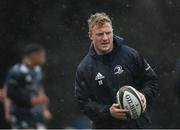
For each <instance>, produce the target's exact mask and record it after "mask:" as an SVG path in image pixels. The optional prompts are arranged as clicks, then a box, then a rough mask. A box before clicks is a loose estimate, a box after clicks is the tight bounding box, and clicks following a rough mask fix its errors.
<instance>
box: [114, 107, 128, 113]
mask: <svg viewBox="0 0 180 130" xmlns="http://www.w3.org/2000/svg"><path fill="white" fill-rule="evenodd" d="M114 111H115V112H117V113H127V112H128V110H126V109H117V108H114Z"/></svg>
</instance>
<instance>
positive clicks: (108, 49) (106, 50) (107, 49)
mask: <svg viewBox="0 0 180 130" xmlns="http://www.w3.org/2000/svg"><path fill="white" fill-rule="evenodd" d="M111 51H112V50H111V48H102V49H101V52H102V53H103V54H107V53H109V52H111Z"/></svg>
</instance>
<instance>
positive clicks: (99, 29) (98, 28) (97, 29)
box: [92, 23, 112, 32]
mask: <svg viewBox="0 0 180 130" xmlns="http://www.w3.org/2000/svg"><path fill="white" fill-rule="evenodd" d="M92 31H94V32H104V31H112V25H111V24H110V23H105V24H103V25H102V26H100V25H95V26H94V27H93V29H92Z"/></svg>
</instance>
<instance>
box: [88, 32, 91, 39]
mask: <svg viewBox="0 0 180 130" xmlns="http://www.w3.org/2000/svg"><path fill="white" fill-rule="evenodd" d="M88 35H89V38H90V39H91V40H92V32H88Z"/></svg>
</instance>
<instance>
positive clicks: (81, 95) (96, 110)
mask: <svg viewBox="0 0 180 130" xmlns="http://www.w3.org/2000/svg"><path fill="white" fill-rule="evenodd" d="M90 93H91V91H89V89H88V85H87V83H86V81H85V79H84V78H83V77H82V73H80V72H79V71H77V73H76V77H75V97H76V99H77V102H78V104H79V106H80V109H81V110H82V111H83V113H84V114H86V115H87V116H88V117H89V118H90V119H91V120H92V121H100V120H107V119H109V118H111V115H110V112H109V108H110V107H111V105H108V104H107V105H101V104H98V103H97V102H95V101H93V100H92V98H91V97H90Z"/></svg>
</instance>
